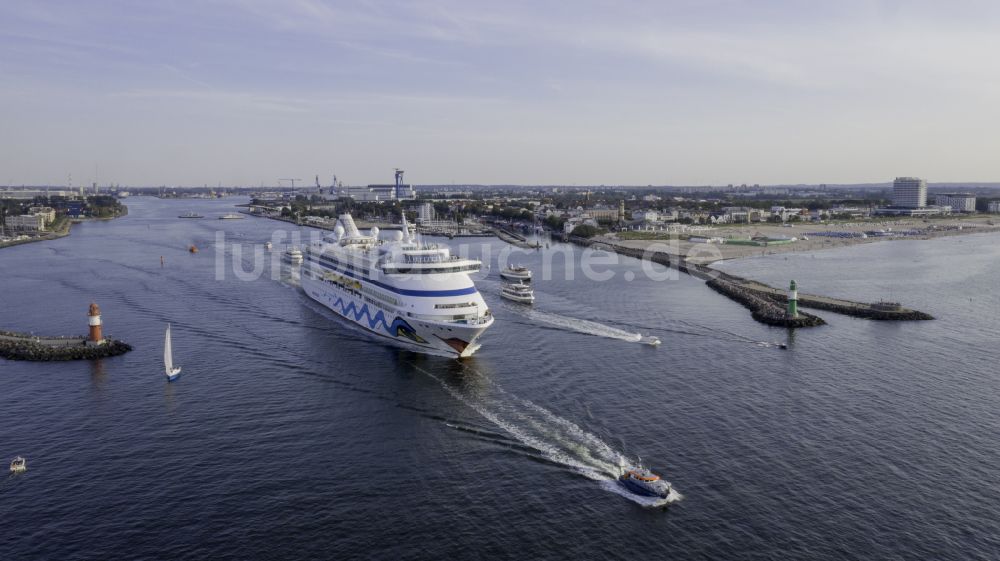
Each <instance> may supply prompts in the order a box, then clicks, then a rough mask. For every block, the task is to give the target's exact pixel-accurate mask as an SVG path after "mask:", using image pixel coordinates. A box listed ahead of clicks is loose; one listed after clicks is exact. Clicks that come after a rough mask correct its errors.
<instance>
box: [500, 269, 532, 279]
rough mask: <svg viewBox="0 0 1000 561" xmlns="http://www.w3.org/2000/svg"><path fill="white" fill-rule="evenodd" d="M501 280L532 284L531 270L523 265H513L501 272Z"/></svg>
mask: <svg viewBox="0 0 1000 561" xmlns="http://www.w3.org/2000/svg"><path fill="white" fill-rule="evenodd" d="M500 278H503V279H507V280H514V281H524V282H531V269H528V268H527V267H523V266H521V265H511V266H510V267H507V268H506V269H504V270H502V271H500Z"/></svg>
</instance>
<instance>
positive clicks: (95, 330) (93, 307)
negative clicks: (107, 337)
mask: <svg viewBox="0 0 1000 561" xmlns="http://www.w3.org/2000/svg"><path fill="white" fill-rule="evenodd" d="M87 315H88V316H89V319H88V324H89V325H90V336H89V337H88V338H87V340H88V342H89V343H91V344H94V345H99V344H101V343H103V342H104V333H103V330H102V327H101V309H100V308H98V307H97V304H95V303H93V302H91V303H90V312H89V313H88V314H87Z"/></svg>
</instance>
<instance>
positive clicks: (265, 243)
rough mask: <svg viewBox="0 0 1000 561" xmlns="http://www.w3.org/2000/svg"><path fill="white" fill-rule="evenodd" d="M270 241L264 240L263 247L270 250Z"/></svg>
mask: <svg viewBox="0 0 1000 561" xmlns="http://www.w3.org/2000/svg"><path fill="white" fill-rule="evenodd" d="M271 247H272V246H271V242H264V249H266V250H268V251H271Z"/></svg>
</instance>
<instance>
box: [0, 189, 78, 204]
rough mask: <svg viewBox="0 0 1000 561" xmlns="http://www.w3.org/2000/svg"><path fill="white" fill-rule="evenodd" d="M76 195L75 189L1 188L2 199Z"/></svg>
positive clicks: (23, 199) (68, 196) (71, 196)
mask: <svg viewBox="0 0 1000 561" xmlns="http://www.w3.org/2000/svg"><path fill="white" fill-rule="evenodd" d="M76 196H77V194H76V192H75V191H66V190H62V189H0V199H17V200H22V201H30V200H31V199H34V198H37V197H65V198H67V199H72V198H74V197H76Z"/></svg>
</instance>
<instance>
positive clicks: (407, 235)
mask: <svg viewBox="0 0 1000 561" xmlns="http://www.w3.org/2000/svg"><path fill="white" fill-rule="evenodd" d="M402 214H403V241H404V242H407V243H409V242H410V241H412V239H411V238H410V225H409V224H407V223H406V211H405V210H404V211H402Z"/></svg>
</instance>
